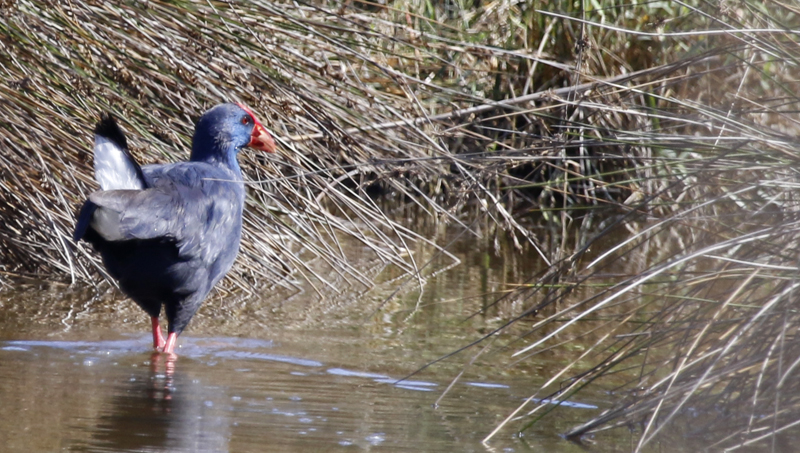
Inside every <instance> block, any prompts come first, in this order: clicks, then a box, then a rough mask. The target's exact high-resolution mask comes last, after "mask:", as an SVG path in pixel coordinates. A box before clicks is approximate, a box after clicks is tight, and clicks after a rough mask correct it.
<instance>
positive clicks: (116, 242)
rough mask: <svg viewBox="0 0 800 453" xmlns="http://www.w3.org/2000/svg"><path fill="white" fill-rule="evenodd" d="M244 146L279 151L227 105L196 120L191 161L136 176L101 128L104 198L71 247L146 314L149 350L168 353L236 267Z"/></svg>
mask: <svg viewBox="0 0 800 453" xmlns="http://www.w3.org/2000/svg"><path fill="white" fill-rule="evenodd" d="M245 146H249V147H251V148H255V149H260V150H263V151H268V152H274V151H275V142H274V141H273V139H272V136H271V135H270V134H269V132H267V130H266V129H264V127H263V126H262V125H261V123H259V121H258V120H257V119H256V117H255V115H253V113H252V112H251V111H250V110H249V109H248V108H247V107H245V106H244V105H242V104H221V105H218V106H216V107H214V108H212V109H211V110H209V111H207V112H206V113H204V114H203V116H202V117H200V121H198V123H197V126H196V127H195V132H194V137H193V138H192V154H191V157H190V158H189V162H179V163H174V164H163V165H146V166H144V167H140V166H139V164H137V163H136V161H134V160H133V158H132V157H131V155H130V153H129V152H128V146H127V141H126V140H125V135H124V134H123V133H122V130H120V128H119V126H117V123H116V122H115V121H114V119H113V118H112V117H111V116H110V115H103V116H102V117H101V120H100V122H99V123H98V124H97V128H96V129H95V145H94V168H95V179H97V182H98V183H100V188H101V190H99V191H97V192H95V193H93V194H91V195H89V199H88V200H86V202H84V204H83V207H82V208H81V210H80V213H79V214H78V223H77V225H76V227H75V234H74V239H75V240H76V241H78V240H80V239H83V240H85V241H87V242H89V243H90V244H92V245H93V246H94V248H95V250H97V251H98V252H99V253H100V256H101V257H102V258H103V263H104V264H105V266H106V269H108V272H109V274H111V276H112V277H114V278H115V279H116V280H117V281H118V282H119V286H120V288H122V291H123V292H124V293H125V294H127V295H128V296H130V298H131V299H133V300H134V301H135V302H136V303H137V304H139V306H140V307H142V308H143V309H144V311H146V312H147V313H148V314H149V315H150V317H151V320H152V326H153V347H155V348H156V349H159V350H161V349H162V348H163V351H164V352H165V353H172V352H173V351H174V348H175V341H176V340H177V337H178V335H179V334H180V333H181V332H182V331H183V329H185V328H186V325H187V324H189V320H191V319H192V316H194V314H195V313H196V312H197V309H198V308H200V305H201V304H202V303H203V300H204V299H205V298H206V295H208V292H209V291H210V290H211V288H213V287H214V285H215V284H216V283H217V282H218V281H219V280H220V279H221V278H222V277H223V276H225V274H226V273H227V272H228V270H229V269H230V268H231V266H232V265H233V261H234V260H235V259H236V254H237V253H238V251H239V239H240V238H241V234H242V209H243V208H244V184H243V182H242V171H241V169H240V168H239V163H238V162H237V161H236V155H237V154H238V153H239V151H240V150H241V149H242V148H243V147H245ZM162 305H163V306H164V308H165V310H164V311H165V312H166V315H167V322H168V323H169V326H168V332H169V334H168V336H167V339H166V341H165V340H164V337H163V335H162V333H161V327H160V325H159V322H158V318H159V315H160V313H161V306H162Z"/></svg>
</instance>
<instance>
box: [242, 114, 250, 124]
mask: <svg viewBox="0 0 800 453" xmlns="http://www.w3.org/2000/svg"><path fill="white" fill-rule="evenodd" d="M242 124H250V118H249V117H248V116H247V115H245V116H243V117H242Z"/></svg>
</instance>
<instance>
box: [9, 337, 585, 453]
mask: <svg viewBox="0 0 800 453" xmlns="http://www.w3.org/2000/svg"><path fill="white" fill-rule="evenodd" d="M293 337H294V336H293ZM149 341H150V339H149V336H147V335H139V336H123V337H122V338H120V339H117V340H105V341H86V340H79V341H68V340H7V341H2V342H0V400H2V401H3V408H2V411H1V412H0V427H2V428H0V442H2V444H3V445H4V446H5V448H4V450H3V451H28V452H30V451H148V452H150V451H164V452H167V451H169V452H175V451H208V452H219V451H236V452H250V451H252V452H260V451H266V450H270V451H339V450H341V451H354V450H371V449H373V448H374V447H382V448H381V450H383V449H385V450H386V451H486V447H484V446H482V445H481V439H482V438H483V437H484V436H485V435H486V434H487V433H488V432H489V430H490V429H491V428H493V426H494V424H495V423H497V421H498V417H499V416H500V415H501V414H505V413H507V412H508V410H509V409H510V408H512V407H513V406H514V405H516V404H518V403H519V402H521V401H522V400H523V399H524V398H525V397H526V396H527V395H526V390H525V389H526V385H525V380H524V379H519V378H513V377H512V378H506V379H503V378H495V379H492V380H488V379H487V380H476V379H474V378H470V379H464V380H461V381H459V382H458V383H456V384H455V385H454V387H453V388H452V389H451V390H450V393H449V394H448V396H447V398H445V399H444V400H443V402H442V403H441V404H440V406H439V407H438V408H434V407H433V403H434V402H435V401H436V399H437V398H438V396H439V395H440V394H441V392H442V391H443V389H444V388H445V387H446V386H447V384H448V383H449V382H447V381H444V380H442V379H440V378H438V377H437V376H433V378H431V376H426V377H425V378H416V377H414V378H411V379H408V380H404V381H399V382H398V378H400V377H402V374H401V373H402V372H405V371H407V369H405V368H404V367H402V366H395V367H388V366H375V365H373V363H372V362H373V361H372V359H371V357H370V354H369V351H368V349H369V346H368V345H367V344H364V345H363V346H362V347H354V346H353V345H352V344H350V345H348V344H347V343H348V342H338V341H337V339H336V338H329V337H326V336H325V334H324V333H322V334H316V335H314V334H311V333H309V332H304V333H303V334H302V335H298V336H296V337H294V338H285V339H282V340H275V341H271V340H253V339H240V338H231V337H220V338H213V337H196V336H191V335H187V336H186V337H184V338H182V340H181V347H180V349H179V354H180V355H179V357H178V358H177V359H176V360H174V362H173V361H171V360H170V359H169V358H168V357H166V356H164V355H159V354H152V353H150V352H149V351H148V348H147V345H148V343H149ZM397 365H402V363H400V364H397ZM572 406H573V407H571V408H567V409H562V410H566V411H573V412H575V413H576V414H575V415H578V414H579V413H580V412H585V411H587V410H588V411H594V407H595V406H594V405H592V404H587V403H579V402H576V403H574V404H573V405H572ZM492 446H493V447H494V448H500V449H501V450H502V451H528V450H530V449H533V448H536V449H538V448H546V449H547V450H549V451H552V450H554V449H557V450H562V451H570V450H573V449H574V448H575V447H576V446H575V445H573V444H570V443H569V442H566V441H564V440H561V439H560V438H559V437H558V436H557V435H555V432H553V433H552V434H550V435H534V436H528V437H526V438H525V439H524V441H523V440H522V439H520V438H519V437H517V436H515V435H507V436H501V438H500V439H499V440H495V441H493V442H492ZM266 447H269V448H268V449H267V448H266Z"/></svg>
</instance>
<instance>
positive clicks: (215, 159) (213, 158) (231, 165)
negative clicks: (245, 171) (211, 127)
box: [189, 141, 242, 177]
mask: <svg viewBox="0 0 800 453" xmlns="http://www.w3.org/2000/svg"><path fill="white" fill-rule="evenodd" d="M237 154H238V153H237V150H236V149H235V148H234V147H233V145H232V144H229V143H219V142H217V143H214V144H213V145H212V146H206V145H205V144H204V143H202V142H201V143H198V142H197V141H195V142H194V143H193V144H192V154H191V157H190V158H189V160H190V161H192V162H205V163H207V164H211V165H214V166H217V167H222V168H226V169H228V170H231V171H233V173H235V174H236V175H237V176H240V177H241V175H242V170H241V168H239V162H238V161H237V160H236V155H237Z"/></svg>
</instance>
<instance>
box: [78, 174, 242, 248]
mask: <svg viewBox="0 0 800 453" xmlns="http://www.w3.org/2000/svg"><path fill="white" fill-rule="evenodd" d="M144 172H145V175H146V178H147V179H148V182H149V183H152V185H151V186H150V187H149V188H147V189H145V190H104V191H98V192H95V193H93V194H91V195H90V196H89V200H88V201H87V203H86V204H85V205H84V208H83V209H82V210H81V214H80V215H79V218H78V227H77V228H76V233H75V235H76V236H78V233H79V231H78V229H79V228H81V226H82V225H83V224H85V223H87V222H88V224H89V225H90V226H91V227H92V228H93V229H94V230H95V231H96V232H97V233H98V234H99V235H100V236H101V237H102V238H103V239H105V240H106V241H126V240H135V239H165V240H170V241H175V242H176V243H177V245H178V249H179V253H181V254H182V255H183V254H184V253H185V254H187V255H191V257H192V258H199V259H202V260H206V259H212V260H213V259H214V257H215V256H216V254H218V253H219V250H220V249H223V248H224V246H225V241H226V240H232V238H229V237H230V236H231V234H232V232H234V231H238V228H239V225H241V210H242V201H243V192H242V190H241V189H237V185H236V184H232V183H229V182H228V181H226V180H225V179H228V180H230V176H228V175H225V174H222V175H219V174H216V172H215V171H213V170H209V169H208V168H206V167H203V166H198V165H195V164H186V163H182V164H172V165H160V166H148V167H145V168H144ZM90 204H91V205H93V206H91V205H90ZM87 206H90V207H87ZM85 217H86V218H85ZM83 228H84V232H85V229H86V228H87V226H83ZM236 234H237V235H238V232H237V233H236ZM236 239H237V240H238V236H237V237H236Z"/></svg>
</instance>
